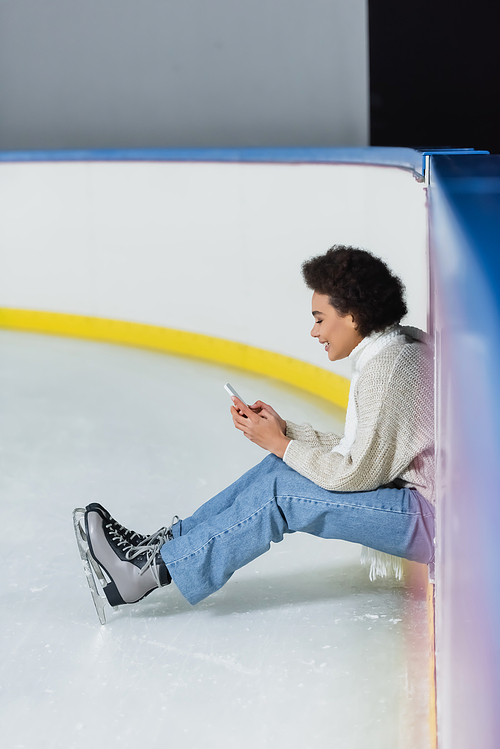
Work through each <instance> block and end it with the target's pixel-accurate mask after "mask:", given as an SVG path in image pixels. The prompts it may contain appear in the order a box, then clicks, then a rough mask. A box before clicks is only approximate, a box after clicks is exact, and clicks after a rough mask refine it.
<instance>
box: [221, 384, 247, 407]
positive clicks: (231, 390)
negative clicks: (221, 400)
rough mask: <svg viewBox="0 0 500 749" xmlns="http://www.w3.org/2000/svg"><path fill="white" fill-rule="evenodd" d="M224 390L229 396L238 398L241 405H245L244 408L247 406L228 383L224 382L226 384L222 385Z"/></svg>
mask: <svg viewBox="0 0 500 749" xmlns="http://www.w3.org/2000/svg"><path fill="white" fill-rule="evenodd" d="M224 390H226V392H228V393H229V395H231V396H232V395H234V396H235V397H236V398H238V399H239V400H240V401H241V402H242V403H244V404H245V406H246V405H247V403H246V401H244V400H243V398H242V397H241V395H238V393H237V392H236V390H235V389H234V387H233V386H232V385H231V384H230V383H229V382H226V384H225V385H224Z"/></svg>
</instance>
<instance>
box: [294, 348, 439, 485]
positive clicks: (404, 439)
mask: <svg viewBox="0 0 500 749" xmlns="http://www.w3.org/2000/svg"><path fill="white" fill-rule="evenodd" d="M423 347H424V344H419V343H415V344H413V345H411V346H410V345H408V346H404V347H393V346H390V347H387V349H385V350H384V351H383V352H382V353H381V354H380V355H379V356H377V357H375V358H374V359H373V360H372V361H370V362H369V363H368V364H367V365H366V367H365V368H364V369H363V371H362V372H361V375H360V377H359V380H358V383H357V387H356V390H355V393H354V401H355V405H356V411H357V415H358V428H357V432H356V438H355V440H354V443H353V445H352V446H351V449H350V451H349V453H348V454H347V455H345V456H344V455H341V454H340V453H336V452H331V450H330V451H328V452H327V451H325V449H324V447H322V446H314V445H313V444H311V443H306V442H305V441H304V440H303V441H299V440H297V439H293V438H292V442H290V444H289V446H288V449H287V451H286V454H285V456H284V461H285V462H286V463H287V465H289V466H290V467H291V468H293V469H295V470H296V471H298V473H300V474H302V475H303V476H305V477H306V478H309V479H310V480H311V481H313V482H314V483H315V484H318V485H319V486H321V487H323V488H324V489H329V490H337V491H368V490H372V489H376V488H377V487H379V486H382V485H384V484H388V483H390V482H392V481H394V480H395V479H396V478H398V477H399V476H400V475H401V474H402V473H403V472H404V471H405V469H407V468H408V466H409V465H410V464H411V463H412V461H413V460H414V459H415V457H416V456H417V455H418V454H419V453H420V452H421V451H422V450H424V449H426V448H429V446H430V445H431V444H432V439H433V429H432V417H431V418H430V420H429V419H424V421H425V422H426V423H424V424H423V425H422V424H421V423H419V418H418V416H419V410H420V409H422V407H423V410H424V411H426V408H425V405H424V406H423V404H424V403H429V402H430V401H431V400H432V393H431V394H430V396H429V393H428V392H427V383H428V380H429V366H428V363H426V357H425V356H423Z"/></svg>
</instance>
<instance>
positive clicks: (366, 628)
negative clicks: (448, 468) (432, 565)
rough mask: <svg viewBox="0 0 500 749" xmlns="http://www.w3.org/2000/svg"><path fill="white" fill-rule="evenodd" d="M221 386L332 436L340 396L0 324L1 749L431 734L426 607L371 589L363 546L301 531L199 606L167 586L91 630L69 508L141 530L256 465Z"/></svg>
mask: <svg viewBox="0 0 500 749" xmlns="http://www.w3.org/2000/svg"><path fill="white" fill-rule="evenodd" d="M193 354H196V351H193ZM227 380H229V381H230V382H231V383H232V384H233V386H234V387H235V388H236V390H238V391H239V392H240V393H241V395H242V396H243V397H245V398H246V399H247V400H248V401H253V400H254V399H256V398H262V399H263V400H267V401H268V402H271V403H272V404H273V405H274V406H275V408H276V409H277V410H278V411H279V412H280V413H281V414H282V415H283V416H284V417H288V418H291V419H292V420H294V421H309V422H311V423H313V424H314V426H315V427H317V428H320V429H324V430H335V431H338V430H342V413H341V412H340V411H339V410H338V409H336V408H335V407H333V406H330V407H329V406H328V405H325V403H324V402H322V401H320V400H318V399H315V398H313V397H308V396H305V395H304V394H302V393H300V392H299V391H297V390H294V389H292V388H287V387H285V386H282V385H280V384H279V383H277V382H274V381H273V380H271V379H266V378H262V377H254V376H251V375H249V374H246V373H244V372H241V371H239V370H235V369H234V370H232V369H230V368H228V367H217V366H212V365H210V364H205V363H202V362H200V361H197V360H196V359H182V358H176V357H171V356H166V355H163V354H159V353H154V352H150V351H145V350H139V349H133V348H126V347H119V346H112V345H105V344H98V343H92V342H86V341H77V340H72V339H65V338H57V337H50V336H38V335H32V334H25V333H13V332H7V331H3V332H1V333H0V398H1V412H0V413H1V416H0V430H1V442H0V445H1V451H0V482H1V483H0V486H1V502H0V529H1V538H2V574H1V619H0V625H1V632H2V640H1V642H2V645H1V651H0V653H1V660H0V664H1V665H0V673H1V680H0V705H1V733H2V741H3V745H4V746H9V747H12V749H17V748H18V747H19V748H20V747H27V748H28V747H29V748H30V749H33V747H35V748H36V749H44V748H45V747H47V749H48V748H49V747H50V749H59V748H61V749H63V748H64V749H72V748H73V747H74V748H75V749H80V748H81V749H83V748H84V747H85V749H87V748H88V747H92V748H93V749H101V748H104V747H106V748H107V747H120V749H129V748H130V749H137V747H138V746H141V747H142V746H144V747H172V748H175V749H188V748H189V749H192V748H193V749H197V748H198V747H199V748H201V749H204V748H205V747H206V748H207V749H208V748H211V747H214V749H215V748H216V747H217V748H218V749H220V747H238V748H241V749H246V748H247V747H248V748H249V747H252V748H254V747H271V746H273V747H287V748H289V749H308V748H311V749H313V748H314V749H321V748H322V747H328V749H367V747H370V749H399V747H401V748H404V749H426V748H427V747H428V724H427V720H428V704H427V703H428V685H427V670H428V648H429V642H428V639H427V622H426V608H425V601H423V600H421V598H420V595H419V594H417V593H416V592H412V591H411V590H409V589H408V588H407V587H405V585H404V583H398V582H394V581H382V582H376V583H370V581H369V580H368V573H367V570H366V569H364V568H362V567H360V565H359V547H358V546H356V545H353V544H348V543H345V542H342V541H324V540H320V539H317V538H313V537H310V536H307V535H304V534H294V535H292V536H289V537H286V538H285V540H284V541H283V542H282V543H281V544H278V545H274V546H273V547H272V549H271V550H270V551H269V552H268V553H267V554H265V555H264V556H262V557H260V558H259V559H257V560H255V562H253V563H252V564H250V565H248V566H247V567H246V568H244V569H242V570H240V571H238V572H237V573H236V574H235V575H234V576H233V578H232V579H231V580H230V581H229V583H228V584H227V585H226V586H225V587H224V588H223V589H222V590H221V591H219V592H218V593H216V594H215V595H213V596H211V597H210V598H208V599H206V600H205V601H203V602H202V603H201V604H199V605H197V606H195V607H192V606H190V605H189V604H188V603H187V602H186V601H185V600H184V599H183V598H182V596H181V595H180V593H179V592H178V591H177V590H176V589H175V588H174V586H173V585H172V586H170V587H168V588H165V589H162V590H161V591H157V592H155V593H153V594H152V595H151V596H150V597H149V598H147V599H146V600H145V601H143V602H141V603H139V604H137V605H134V606H131V607H123V608H121V609H120V610H119V611H117V612H116V613H115V612H113V611H111V610H109V612H108V624H107V625H106V626H104V627H102V626H100V625H99V622H98V619H97V617H96V614H95V610H94V607H93V604H92V601H91V598H90V593H89V590H88V587H87V584H86V582H85V578H84V573H83V569H82V566H81V563H80V559H79V556H78V553H77V548H76V544H75V540H74V536H73V530H72V521H71V511H72V510H73V508H74V507H77V506H84V505H86V504H88V503H89V502H91V501H98V502H101V503H102V504H104V505H105V506H106V507H108V508H109V510H110V511H111V512H112V514H113V515H114V516H115V517H117V518H118V519H119V521H120V522H122V523H123V524H124V525H128V526H129V527H134V528H136V529H137V530H139V531H143V532H152V531H153V530H155V529H156V528H157V527H159V526H161V525H164V524H168V523H169V522H170V520H171V517H172V516H173V515H174V514H179V515H181V516H182V515H187V514H189V513H191V512H192V511H193V510H194V509H195V508H196V507H197V506H198V505H199V504H201V503H202V502H203V501H204V500H205V499H208V498H209V497H210V496H211V495H212V494H214V493H215V492H216V491H218V490H219V489H221V488H222V487H223V486H225V485H226V484H228V483H229V482H230V481H232V480H234V479H235V478H237V477H238V476H239V475H240V474H241V473H242V472H243V471H245V470H246V469H248V468H249V467H251V466H252V465H253V464H255V463H256V462H257V461H259V460H261V459H262V457H264V453H263V451H262V450H260V448H258V447H256V446H255V445H252V444H251V443H249V442H248V441H247V440H245V438H244V437H243V436H242V435H241V434H240V433H239V432H236V431H235V430H234V428H233V426H232V422H231V419H230V415H229V406H230V401H229V398H228V396H227V394H226V393H225V391H224V390H223V384H224V383H225V382H226V381H227Z"/></svg>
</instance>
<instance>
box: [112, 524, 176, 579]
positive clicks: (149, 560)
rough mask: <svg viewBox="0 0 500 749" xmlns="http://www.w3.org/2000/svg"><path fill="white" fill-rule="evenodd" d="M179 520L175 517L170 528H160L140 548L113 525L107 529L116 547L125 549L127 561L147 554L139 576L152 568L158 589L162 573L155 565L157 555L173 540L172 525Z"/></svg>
mask: <svg viewBox="0 0 500 749" xmlns="http://www.w3.org/2000/svg"><path fill="white" fill-rule="evenodd" d="M179 520H180V518H179V516H178V515H174V517H173V518H172V523H171V525H170V526H168V527H166V526H165V527H163V528H160V529H159V530H157V531H156V533H153V534H152V535H151V536H148V537H147V538H146V539H145V541H144V542H143V543H142V544H141V545H140V546H133V544H131V543H130V540H129V539H127V538H125V537H124V536H123V535H121V533H119V531H118V529H117V528H116V527H115V526H113V524H112V523H109V524H108V525H107V526H106V527H107V528H109V530H110V531H111V533H112V540H113V541H114V542H115V543H116V545H117V546H121V547H122V548H123V551H124V552H125V559H127V560H128V561H129V562H130V561H132V560H133V559H136V558H137V557H140V556H141V555H142V554H145V556H146V560H145V562H144V564H143V566H142V567H139V574H140V575H143V574H144V573H145V572H146V570H148V569H149V568H151V574H152V575H153V578H154V580H155V582H156V584H157V585H158V587H160V573H159V571H158V565H157V564H154V562H155V560H156V555H157V554H158V552H159V551H160V549H161V547H162V546H163V544H164V543H166V542H167V541H170V540H171V539H172V538H173V534H172V525H174V524H175V523H176V522H178V521H179ZM134 535H137V534H134Z"/></svg>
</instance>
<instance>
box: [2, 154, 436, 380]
mask: <svg viewBox="0 0 500 749" xmlns="http://www.w3.org/2000/svg"><path fill="white" fill-rule="evenodd" d="M0 201H1V205H2V211H1V217H0V253H1V255H0V257H1V267H2V273H1V275H0V306H1V307H15V308H21V309H32V310H44V311H53V312H63V313H72V314H80V315H91V316H96V317H106V318H113V319H120V320H129V321H134V322H141V323H149V324H153V325H161V326H166V327H169V328H177V329H182V330H187V331H193V332H197V333H205V334H207V335H211V336H217V337H221V338H226V339H230V340H235V341H239V342H242V343H246V344H250V345H252V346H258V347H260V348H264V349H269V350H271V351H275V352H278V353H281V354H285V355H288V356H293V357H295V358H298V359H302V360H304V361H307V362H310V363H312V364H315V365H318V366H322V367H325V368H328V369H330V370H331V369H333V370H334V371H336V372H338V373H339V374H342V375H345V376H349V375H350V369H349V365H348V363H347V362H337V363H335V364H333V365H332V364H330V363H329V362H328V360H327V359H326V356H325V354H324V352H323V350H322V348H321V347H320V346H319V345H318V343H317V342H316V341H313V340H312V339H311V338H310V336H309V330H310V327H311V323H312V317H311V313H310V309H311V308H310V296H311V294H310V291H309V290H308V289H307V288H306V287H305V286H304V284H303V281H302V278H301V273H300V265H301V263H302V261H303V260H304V259H306V258H308V257H311V256H312V255H317V254H321V253H323V252H324V251H326V250H327V249H328V248H329V247H330V246H331V245H333V244H340V243H342V244H351V245H354V246H359V247H362V248H365V249H367V250H370V251H372V252H374V253H375V254H377V255H379V256H380V257H382V258H383V259H384V260H385V261H386V262H388V264H389V266H390V267H391V268H392V269H393V270H394V271H395V272H396V273H397V274H398V275H400V276H401V278H402V279H403V281H404V283H405V285H406V287H407V292H408V307H409V314H408V316H407V318H406V320H405V322H406V323H408V324H411V325H416V326H418V327H421V328H424V329H426V327H427V306H428V275H427V250H426V245H427V241H426V240H427V213H426V206H425V191H424V189H423V186H422V185H421V184H419V183H417V182H416V181H415V180H414V178H413V176H412V174H411V173H410V172H409V171H405V170H403V169H397V168H393V167H376V166H367V165H335V164H325V165H322V164H314V165H309V164H300V165H297V164H248V163H245V164H241V163H190V162H188V163H175V162H85V161H83V162H42V163H40V162H37V163H30V162H28V163H2V164H0ZM193 354H196V352H195V351H193Z"/></svg>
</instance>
